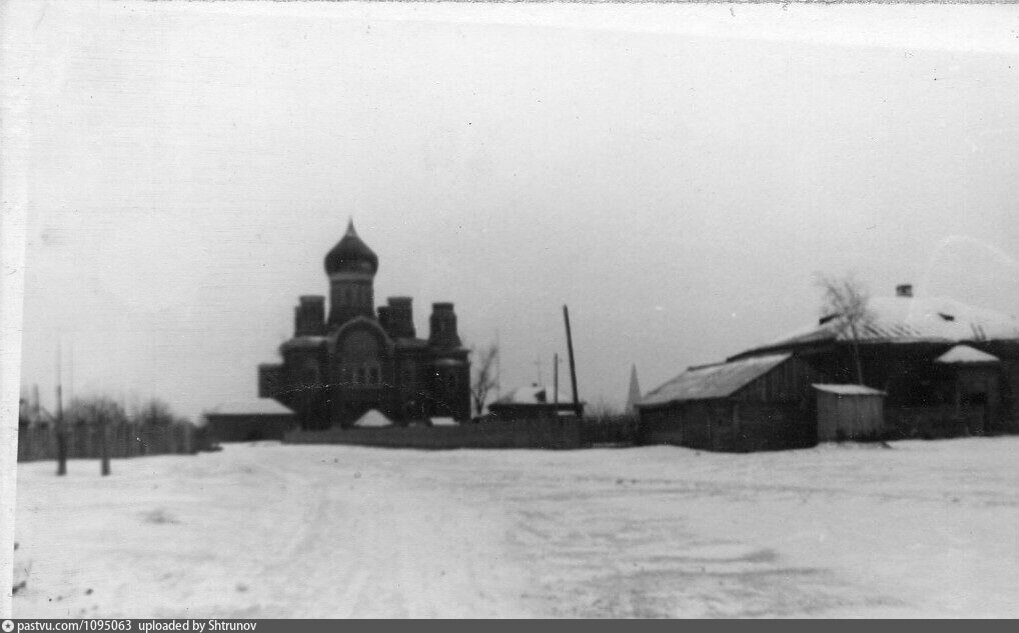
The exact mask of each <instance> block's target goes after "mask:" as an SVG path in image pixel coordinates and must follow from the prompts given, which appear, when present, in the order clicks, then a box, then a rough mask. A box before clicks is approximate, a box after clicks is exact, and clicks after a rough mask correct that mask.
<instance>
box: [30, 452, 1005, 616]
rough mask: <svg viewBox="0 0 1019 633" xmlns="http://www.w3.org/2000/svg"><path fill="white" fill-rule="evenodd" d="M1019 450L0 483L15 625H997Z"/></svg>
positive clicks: (276, 459) (248, 463)
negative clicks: (921, 620) (197, 621)
mask: <svg viewBox="0 0 1019 633" xmlns="http://www.w3.org/2000/svg"><path fill="white" fill-rule="evenodd" d="M1017 456H1019V438H997V439H970V440H953V441H942V442H901V443H897V444H895V445H894V448H893V449H890V450H889V449H882V448H878V447H855V446H852V445H849V446H845V447H837V446H822V447H819V448H816V449H812V450H805V451H788V452H780V453H759V454H753V455H721V454H709V453H697V452H695V451H691V450H686V449H680V448H669V447H648V448H639V449H616V450H611V449H604V450H587V451H570V452H543V451H446V452H417V451H396V450H381V449H367V448H354V447H341V446H279V445H275V444H257V445H234V446H229V447H227V449H226V450H225V451H223V452H221V453H215V454H203V455H199V456H196V457H169V456H168V457H154V458H145V459H135V460H126V461H115V462H114V475H113V476H112V477H109V478H105V479H104V478H100V477H99V476H98V464H94V463H91V462H80V461H74V462H71V464H70V469H69V471H70V473H69V475H68V477H67V478H66V479H64V480H58V479H57V478H56V477H54V476H53V475H52V470H53V469H52V467H51V465H50V464H38V463H35V464H25V465H22V466H21V468H20V471H19V483H18V503H17V508H18V510H17V530H16V540H17V541H18V542H19V549H18V551H17V552H16V556H15V561H16V565H17V567H18V569H17V570H16V572H15V575H16V581H18V580H19V579H20V580H24V581H25V585H24V588H23V589H21V590H19V592H18V594H17V595H16V596H15V599H14V612H15V615H16V616H17V617H36V616H48V617H59V616H72V617H77V616H82V615H93V616H103V617H115V616H125V615H126V616H135V617H175V616H190V617H230V616H237V617H347V616H353V617H461V616H479V617H491V616H496V617H498V616H531V615H536V616H542V615H548V616H591V617H603V616H617V617H644V616H658V617H660V616H679V617H683V616H736V617H740V616H743V617H755V616H790V617H799V616H808V617H810V616H821V617H837V616H860V615H863V616H891V617H896V616H928V617H939V616H940V617H956V616H978V617H979V616H1011V617H1017V616H1019V606H1017V605H1019V601H1017V597H1019V459H1017Z"/></svg>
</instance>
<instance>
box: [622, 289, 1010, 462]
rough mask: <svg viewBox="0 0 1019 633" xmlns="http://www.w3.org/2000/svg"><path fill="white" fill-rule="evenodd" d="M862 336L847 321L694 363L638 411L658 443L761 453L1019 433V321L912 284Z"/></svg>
mask: <svg viewBox="0 0 1019 633" xmlns="http://www.w3.org/2000/svg"><path fill="white" fill-rule="evenodd" d="M868 307H869V311H870V313H871V314H870V318H869V319H868V321H867V322H866V323H865V324H864V325H863V326H862V328H861V331H860V333H859V335H858V337H857V341H856V343H857V347H858V348H859V354H860V361H861V365H862V370H863V382H864V385H851V383H853V382H855V381H856V379H857V377H856V373H855V369H854V367H855V362H854V359H853V347H854V345H853V340H852V338H851V336H850V334H849V333H848V331H847V329H846V328H845V327H843V323H842V321H841V319H842V315H838V314H834V315H826V316H824V317H822V318H821V319H819V320H818V322H817V323H816V324H815V325H812V326H810V327H809V328H806V329H804V330H801V331H798V332H796V333H794V334H792V335H789V336H785V337H782V338H781V339H779V340H778V341H775V342H773V343H770V344H767V345H763V346H759V347H755V348H753V349H750V350H747V351H745V352H742V353H740V354H737V355H735V356H732V357H730V358H729V359H728V360H727V361H726V362H725V363H720V364H717V365H709V366H703V367H693V368H690V369H688V370H687V371H685V372H683V373H682V374H680V375H679V376H677V377H676V378H674V379H673V380H671V381H669V382H667V383H665V384H664V385H662V386H660V387H659V388H657V389H655V390H654V391H652V392H650V393H649V394H647V395H645V396H644V397H643V398H642V399H641V400H640V402H639V403H638V405H637V408H638V410H639V412H640V427H641V436H642V438H643V439H644V440H645V441H649V442H667V443H677V444H683V445H688V446H696V447H702V448H710V449H716V450H754V449H755V448H781V447H784V446H796V445H805V444H810V443H813V442H816V441H818V440H821V441H827V440H832V439H842V438H846V439H850V438H876V437H889V438H903V437H950V436H956V435H966V434H983V433H997V432H1015V431H1019V319H1016V318H1015V317H1012V316H1009V315H1005V314H1002V313H1000V312H995V311H992V310H985V309H980V308H975V307H972V306H968V305H966V304H963V303H961V302H958V301H955V300H952V299H943V298H918V297H914V296H913V293H912V286H910V285H908V284H903V285H900V286H898V287H897V288H896V294H895V296H894V297H880V298H875V299H872V300H871V301H870V302H869V306H868Z"/></svg>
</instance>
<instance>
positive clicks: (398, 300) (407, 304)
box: [386, 297, 417, 338]
mask: <svg viewBox="0 0 1019 633" xmlns="http://www.w3.org/2000/svg"><path fill="white" fill-rule="evenodd" d="M387 301H388V303H389V305H388V306H387V309H386V312H387V313H388V318H387V321H388V323H389V326H388V328H387V331H388V332H389V335H390V336H392V337H393V338H414V337H415V336H417V332H416V331H415V330H414V311H413V309H412V308H411V298H410V297H389V299H388V300H387Z"/></svg>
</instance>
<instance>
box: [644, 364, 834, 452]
mask: <svg viewBox="0 0 1019 633" xmlns="http://www.w3.org/2000/svg"><path fill="white" fill-rule="evenodd" d="M819 378H820V377H819V375H818V374H817V372H816V371H815V370H814V369H812V368H811V367H810V366H809V365H807V364H806V363H803V362H802V361H800V360H799V359H797V358H795V357H794V356H793V355H792V354H788V353H787V354H774V355H768V356H755V357H752V358H747V359H744V360H738V361H733V362H726V363H718V364H714V365H704V366H700V367H691V368H689V369H688V370H686V371H685V372H683V373H682V374H680V375H678V376H676V377H675V378H673V379H672V380H670V381H668V382H666V383H665V384H663V385H662V386H660V387H658V388H657V389H655V390H654V391H651V392H650V393H648V394H647V395H646V396H644V397H643V398H642V399H641V400H640V402H639V403H638V404H637V410H638V412H639V414H640V423H639V428H638V441H639V442H640V443H644V444H676V445H680V446H688V447H691V448H703V449H707V450H717V451H754V450H769V449H782V448H796V447H804V446H812V445H814V444H816V443H817V427H816V424H815V412H814V402H813V400H812V399H811V398H810V397H809V396H808V394H809V393H810V391H811V388H810V385H811V384H812V383H815V382H818V380H819Z"/></svg>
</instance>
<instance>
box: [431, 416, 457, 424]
mask: <svg viewBox="0 0 1019 633" xmlns="http://www.w3.org/2000/svg"><path fill="white" fill-rule="evenodd" d="M430 420H431V422H432V426H457V422H456V420H454V419H453V418H445V417H437V418H430Z"/></svg>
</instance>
